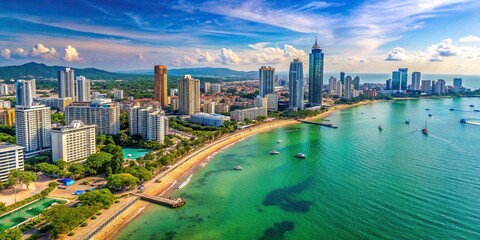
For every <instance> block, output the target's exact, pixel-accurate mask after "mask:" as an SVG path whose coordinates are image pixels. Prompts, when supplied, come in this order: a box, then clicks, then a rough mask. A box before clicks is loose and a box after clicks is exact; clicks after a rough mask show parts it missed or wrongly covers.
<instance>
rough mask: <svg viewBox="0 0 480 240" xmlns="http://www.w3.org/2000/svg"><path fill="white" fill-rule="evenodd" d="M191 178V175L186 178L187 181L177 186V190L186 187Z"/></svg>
mask: <svg viewBox="0 0 480 240" xmlns="http://www.w3.org/2000/svg"><path fill="white" fill-rule="evenodd" d="M192 176H193V174H192V175H190V176H189V177H188V178H187V180H185V181H184V182H183V183H182V184H180V186H178V187H177V189H180V188H183V187H185V186H187V184H188V183H189V182H190V179H192Z"/></svg>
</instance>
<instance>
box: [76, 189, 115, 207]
mask: <svg viewBox="0 0 480 240" xmlns="http://www.w3.org/2000/svg"><path fill="white" fill-rule="evenodd" d="M78 201H80V203H82V204H83V205H88V206H92V205H100V206H102V207H110V206H111V205H112V204H113V202H114V201H115V196H114V195H113V194H112V192H110V190H108V189H107V188H104V189H100V190H93V191H90V192H86V193H84V194H82V195H80V196H79V197H78Z"/></svg>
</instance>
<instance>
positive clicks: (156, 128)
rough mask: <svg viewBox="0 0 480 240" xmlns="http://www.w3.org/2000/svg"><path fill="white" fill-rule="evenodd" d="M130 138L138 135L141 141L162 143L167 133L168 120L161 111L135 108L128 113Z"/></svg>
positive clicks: (150, 108) (149, 108)
mask: <svg viewBox="0 0 480 240" xmlns="http://www.w3.org/2000/svg"><path fill="white" fill-rule="evenodd" d="M128 123H129V131H130V136H133V135H137V134H138V135H140V136H142V138H143V140H145V141H147V140H152V141H157V142H161V143H163V142H164V140H165V135H167V132H168V118H167V117H166V116H165V112H164V111H162V110H161V109H154V108H152V107H146V108H142V107H140V106H135V107H132V108H130V112H129V122H128Z"/></svg>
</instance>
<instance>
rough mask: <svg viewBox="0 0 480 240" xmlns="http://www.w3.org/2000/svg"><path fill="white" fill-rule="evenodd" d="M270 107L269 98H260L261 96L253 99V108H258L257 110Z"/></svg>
mask: <svg viewBox="0 0 480 240" xmlns="http://www.w3.org/2000/svg"><path fill="white" fill-rule="evenodd" d="M267 105H268V98H266V97H260V96H257V97H256V98H255V99H253V107H256V108H262V107H264V108H266V107H267Z"/></svg>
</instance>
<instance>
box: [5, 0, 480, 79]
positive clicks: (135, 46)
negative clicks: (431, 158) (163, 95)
mask: <svg viewBox="0 0 480 240" xmlns="http://www.w3.org/2000/svg"><path fill="white" fill-rule="evenodd" d="M0 1H1V6H2V7H0V14H1V16H2V17H0V25H1V26H2V28H0V51H1V52H0V65H2V66H5V65H18V64H23V63H26V62H30V61H35V62H42V63H45V64H48V65H53V64H55V65H66V66H71V67H96V68H101V69H106V70H110V71H123V70H137V69H151V68H152V66H153V65H155V64H164V65H167V66H168V67H169V68H182V67H228V68H231V69H236V70H256V69H258V67H259V66H261V65H271V66H273V67H275V68H276V69H277V70H278V71H286V70H287V69H288V66H289V62H290V61H291V59H292V58H295V57H300V58H301V59H302V61H303V62H305V63H308V57H307V56H308V53H309V52H310V49H311V46H312V45H313V43H314V41H315V37H316V36H318V43H319V44H320V46H321V47H322V48H323V52H324V53H325V72H339V71H345V72H356V73H362V72H363V73H366V72H372V73H386V72H391V71H392V70H395V69H397V68H398V67H408V68H409V69H411V71H422V72H425V73H456V74H480V71H479V70H478V64H479V63H480V22H479V21H478V19H480V11H479V9H480V2H479V1H476V0H405V1H400V2H399V1H396V0H383V1H379V0H362V1H353V0H351V1H304V0H301V1H293V0H289V1H278V2H269V1H252V0H247V1H241V0H231V1H228V0H221V1H183V0H178V1H156V2H150V3H144V2H143V1H115V2H110V1H101V2H100V1H92V0H72V1H68V4H52V3H51V1H46V0H41V1H33V0H26V1H21V2H15V1H2V0H0Z"/></svg>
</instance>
